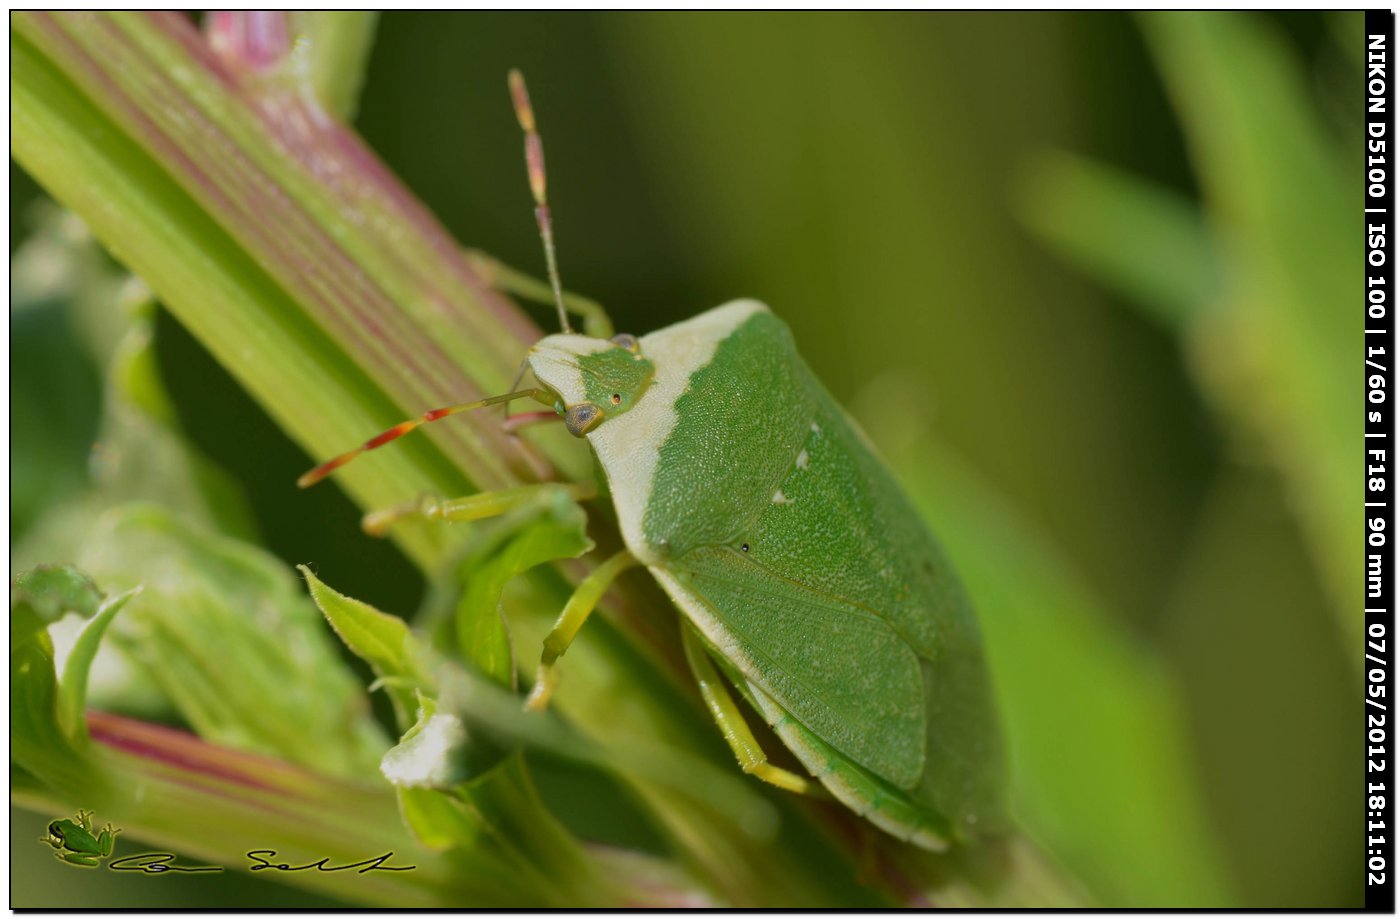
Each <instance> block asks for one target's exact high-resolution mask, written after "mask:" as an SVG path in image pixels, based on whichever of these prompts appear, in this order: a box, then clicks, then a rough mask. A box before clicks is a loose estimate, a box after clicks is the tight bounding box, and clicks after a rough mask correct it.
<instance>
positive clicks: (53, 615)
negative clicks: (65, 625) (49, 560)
mask: <svg viewBox="0 0 1400 919" xmlns="http://www.w3.org/2000/svg"><path fill="white" fill-rule="evenodd" d="M16 596H18V597H20V598H22V599H23V601H24V602H25V603H26V604H27V605H28V607H29V608H30V609H31V610H33V611H34V612H35V613H37V614H38V615H39V617H40V618H41V619H42V620H43V621H44V622H45V623H52V622H57V621H58V619H59V617H60V616H62V615H63V614H64V613H77V614H78V615H79V616H82V617H83V618H84V619H88V618H91V617H92V616H93V615H94V614H95V613H96V612H97V609H98V607H99V606H101V605H102V591H100V590H98V588H97V585H96V584H94V583H92V579H91V578H89V577H88V576H87V575H85V574H83V573H82V572H81V571H79V570H78V569H77V568H76V567H74V566H73V565H40V566H38V567H37V568H32V569H30V570H29V571H26V572H24V573H22V574H20V575H19V576H18V577H17V578H15V583H14V587H13V588H12V596H11V599H10V602H11V604H12V605H13V603H14V602H15V598H16Z"/></svg>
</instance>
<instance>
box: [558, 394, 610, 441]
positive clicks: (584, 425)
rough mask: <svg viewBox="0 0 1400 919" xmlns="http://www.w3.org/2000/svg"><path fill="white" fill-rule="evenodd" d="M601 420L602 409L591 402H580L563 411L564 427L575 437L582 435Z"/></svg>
mask: <svg viewBox="0 0 1400 919" xmlns="http://www.w3.org/2000/svg"><path fill="white" fill-rule="evenodd" d="M602 420H603V410H602V409H600V408H599V407H598V406H596V405H594V404H593V403H592V402H580V403H579V404H578V405H575V406H572V407H570V409H569V410H568V411H567V412H565V413H564V427H566V428H568V429H569V433H570V434H572V435H574V436H575V437H582V436H583V435H585V434H587V433H588V432H589V431H591V430H593V429H594V428H596V427H597V426H598V424H599V422H601V421H602Z"/></svg>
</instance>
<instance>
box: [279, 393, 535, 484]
mask: <svg viewBox="0 0 1400 919" xmlns="http://www.w3.org/2000/svg"><path fill="white" fill-rule="evenodd" d="M512 399H534V400H535V401H536V402H541V403H543V404H545V405H549V404H551V403H552V402H553V397H552V396H551V395H550V394H549V393H547V392H545V391H544V390H542V389H521V390H517V391H515V392H508V393H506V394H505V395H503V396H491V397H490V398H489V399H478V400H476V401H475V402H463V403H461V404H460V405H449V406H447V407H446V408H435V409H433V410H432V411H430V412H424V413H423V414H422V415H419V416H418V417H417V418H410V419H409V420H407V421H401V422H399V423H398V424H396V425H394V426H393V427H392V428H390V429H389V430H387V431H384V432H383V433H380V434H376V435H375V436H373V437H371V438H370V439H369V440H367V441H365V442H364V443H362V444H360V446H358V447H356V448H355V449H353V450H347V451H345V452H344V453H342V454H340V455H339V456H337V457H335V458H334V459H328V460H326V461H325V462H324V463H322V464H321V465H319V466H317V467H316V468H315V469H313V470H311V471H310V472H308V473H306V474H305V475H303V476H302V477H301V478H299V479H297V487H298V488H310V487H311V486H312V485H315V484H316V483H317V482H319V481H321V480H322V479H324V478H325V477H326V476H328V475H330V474H331V473H332V472H334V471H335V470H337V469H339V468H340V467H341V466H344V465H345V464H346V463H348V462H350V461H351V460H352V459H354V458H355V457H357V456H359V455H360V454H362V453H368V452H369V451H371V450H377V449H379V448H380V447H382V446H384V445H385V444H387V443H389V442H390V441H393V440H398V439H399V438H400V437H402V436H404V435H405V434H407V433H408V432H409V431H413V430H416V429H418V428H420V427H422V426H423V425H425V424H427V423H428V422H430V421H437V420H438V419H439V418H446V417H447V416H448V415H456V414H459V413H461V412H469V411H471V410H472V409H478V408H486V407H487V406H488V405H500V404H501V403H502V402H509V401H511V400H512Z"/></svg>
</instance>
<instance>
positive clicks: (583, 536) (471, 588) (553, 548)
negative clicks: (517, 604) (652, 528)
mask: <svg viewBox="0 0 1400 919" xmlns="http://www.w3.org/2000/svg"><path fill="white" fill-rule="evenodd" d="M587 527H588V516H587V515H586V514H585V513H584V511H583V508H581V507H580V506H579V505H578V503H577V502H576V501H575V500H573V499H572V498H571V497H570V496H569V494H568V492H567V491H566V490H565V489H563V488H560V489H559V490H557V491H554V490H549V491H545V492H543V493H541V494H539V495H538V496H537V497H536V498H535V499H534V500H532V501H531V502H529V503H528V504H526V505H524V506H522V507H519V508H517V509H515V510H513V511H512V512H511V513H509V514H507V515H505V516H504V517H502V518H501V519H500V520H498V521H494V522H492V523H491V524H490V525H489V526H487V527H483V530H484V532H483V533H482V534H481V536H480V537H478V538H477V539H474V540H472V541H471V542H469V543H468V545H467V550H466V551H465V553H464V554H463V556H462V559H461V561H460V562H459V563H458V564H457V566H456V569H457V575H456V579H455V580H456V582H457V583H460V584H461V594H460V596H459V597H458V599H457V603H456V612H455V615H454V616H451V618H450V626H449V630H450V631H454V632H455V642H454V643H455V645H456V647H457V648H458V649H459V654H460V655H461V658H462V660H464V661H467V662H468V663H469V664H470V665H472V666H474V667H476V668H477V669H478V670H479V671H480V672H481V673H483V674H485V675H486V676H487V677H489V678H491V679H493V680H495V681H496V682H497V683H500V684H501V685H503V686H507V687H510V688H512V689H513V688H515V677H516V669H515V660H514V656H513V654H512V648H511V640H510V635H509V633H508V631H507V629H506V625H505V620H504V619H503V618H502V613H501V608H500V605H501V594H502V592H503V591H504V590H505V588H506V585H507V584H508V583H510V581H511V580H513V579H514V578H515V577H516V576H517V575H519V574H520V573H521V572H524V571H528V570H529V569H531V568H534V567H535V566H537V565H542V564H544V563H545V562H550V561H555V560H557V559H564V558H577V557H578V556H580V555H582V554H584V553H585V552H587V551H589V550H590V549H592V548H593V541H592V540H591V539H589V538H588V534H587ZM440 592H441V591H440ZM436 605H437V606H438V608H439V609H440V608H441V607H442V606H443V604H442V603H441V602H438V603H437V604H436ZM430 609H431V607H430ZM433 615H434V614H433V613H432V612H430V613H429V618H431V617H432V616H433ZM437 618H439V619H444V618H447V617H446V616H444V615H443V614H442V613H437Z"/></svg>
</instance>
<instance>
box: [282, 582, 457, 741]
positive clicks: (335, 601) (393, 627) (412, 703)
mask: <svg viewBox="0 0 1400 919" xmlns="http://www.w3.org/2000/svg"><path fill="white" fill-rule="evenodd" d="M297 569H298V570H299V571H300V572H301V573H302V575H303V576H305V578H306V583H307V586H308V587H309V588H310V589H311V599H313V600H314V601H316V605H317V606H318V607H319V608H320V610H321V613H322V614H323V615H324V616H325V617H326V621H327V622H329V623H330V624H331V628H333V629H335V633H336V634H337V635H339V636H340V639H341V641H343V642H345V646H346V647H347V648H349V649H350V650H351V651H352V652H354V654H355V656H356V657H358V658H360V659H361V660H363V661H364V662H365V663H367V664H369V665H370V667H371V668H372V669H373V670H374V672H375V675H377V676H378V677H379V679H380V681H381V682H382V684H383V686H384V687H385V689H386V691H387V692H388V693H389V698H390V700H392V702H393V704H394V714H395V716H396V717H397V718H398V720H399V724H400V725H401V726H404V727H407V726H409V725H412V724H413V723H414V721H415V719H414V717H413V713H414V712H415V711H416V710H417V703H418V698H419V693H420V692H423V693H426V694H427V695H429V696H432V695H435V694H436V692H435V690H434V689H433V686H434V681H433V678H432V675H431V674H430V673H429V672H428V670H427V667H428V664H427V660H428V655H429V650H428V649H427V648H426V647H425V646H423V645H422V644H421V643H420V642H419V641H418V639H417V638H415V637H414V635H413V633H412V632H411V631H410V630H409V628H408V625H407V624H406V623H404V621H403V620H402V619H400V618H399V617H397V616H391V615H389V614H388V613H381V612H380V611H379V610H377V609H375V608H374V607H372V606H370V605H369V604H368V603H362V602H361V601H359V600H355V599H353V598H351V597H347V596H345V595H344V594H340V593H336V592H335V591H334V590H332V589H331V588H329V587H327V586H326V585H325V584H324V583H322V582H321V579H320V578H318V577H316V575H315V574H313V573H312V571H311V569H310V568H308V567H307V566H305V565H298V566H297Z"/></svg>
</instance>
